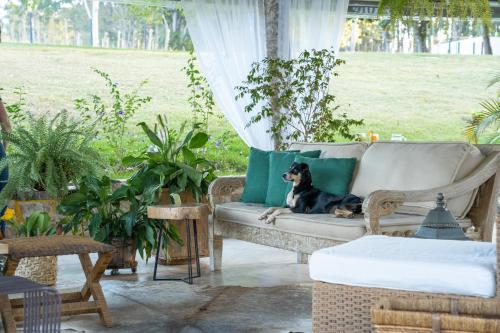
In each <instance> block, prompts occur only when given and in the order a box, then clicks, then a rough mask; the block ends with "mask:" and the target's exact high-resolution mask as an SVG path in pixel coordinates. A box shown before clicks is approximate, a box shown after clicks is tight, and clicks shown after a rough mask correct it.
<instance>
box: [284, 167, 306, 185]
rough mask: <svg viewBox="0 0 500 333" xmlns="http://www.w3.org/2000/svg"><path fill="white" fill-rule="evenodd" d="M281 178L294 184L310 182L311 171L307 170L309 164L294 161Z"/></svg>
mask: <svg viewBox="0 0 500 333" xmlns="http://www.w3.org/2000/svg"><path fill="white" fill-rule="evenodd" d="M282 177H283V180H285V181H288V182H293V183H294V184H297V185H298V184H311V182H312V181H311V172H310V171H309V165H307V164H306V163H297V162H294V163H292V165H291V166H290V169H289V170H288V171H287V172H285V173H284V174H283V175H282Z"/></svg>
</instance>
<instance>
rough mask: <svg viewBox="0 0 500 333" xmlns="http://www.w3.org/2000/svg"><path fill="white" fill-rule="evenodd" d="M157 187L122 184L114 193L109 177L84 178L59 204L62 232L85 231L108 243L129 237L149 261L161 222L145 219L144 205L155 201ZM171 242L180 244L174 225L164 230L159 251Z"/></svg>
mask: <svg viewBox="0 0 500 333" xmlns="http://www.w3.org/2000/svg"><path fill="white" fill-rule="evenodd" d="M157 193H158V188H157V187H149V188H147V189H146V190H139V189H137V188H136V187H134V186H131V185H129V184H123V185H121V186H119V187H118V188H116V189H114V190H113V182H112V181H111V179H110V178H108V177H106V176H104V177H102V178H100V179H99V178H96V177H91V176H89V177H84V178H83V179H82V181H81V182H80V183H79V184H78V190H77V191H76V192H75V193H72V194H70V195H68V196H67V197H66V198H64V199H63V200H62V201H61V204H60V205H59V207H58V212H59V213H61V214H63V215H66V216H69V217H70V221H69V222H68V223H67V224H65V226H64V231H65V232H69V231H73V232H74V233H77V232H85V231H88V232H89V234H90V236H91V237H92V238H94V239H95V240H97V241H100V242H106V243H110V242H111V238H113V237H118V238H122V239H128V238H132V239H133V240H134V243H135V246H136V248H137V250H138V251H139V254H140V255H141V257H142V258H144V257H146V258H149V257H150V256H151V253H152V250H153V249H154V248H155V247H156V246H157V238H158V233H159V232H160V226H161V224H160V223H162V222H161V221H158V220H152V219H149V218H148V217H147V206H149V205H154V204H156V203H157V202H158V196H157ZM170 240H175V241H177V242H180V240H179V235H178V232H177V229H176V228H175V226H174V225H169V226H168V227H166V228H163V244H162V248H163V249H166V248H167V245H168V243H169V241H170Z"/></svg>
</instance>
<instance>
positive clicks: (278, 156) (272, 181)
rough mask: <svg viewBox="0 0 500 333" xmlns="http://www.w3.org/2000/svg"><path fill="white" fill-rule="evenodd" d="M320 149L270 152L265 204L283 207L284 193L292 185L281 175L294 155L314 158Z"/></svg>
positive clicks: (291, 161) (284, 202)
mask: <svg viewBox="0 0 500 333" xmlns="http://www.w3.org/2000/svg"><path fill="white" fill-rule="evenodd" d="M320 154H321V150H313V151H305V152H301V153H291V152H272V153H271V155H270V156H269V181H268V187H267V194H266V205H267V206H272V207H284V206H285V205H286V195H287V193H288V192H290V190H291V188H292V185H291V183H289V182H285V181H284V180H283V178H282V177H281V175H283V173H285V172H287V171H288V169H289V168H290V166H291V165H292V163H293V161H294V160H295V157H296V156H305V157H311V158H316V157H319V155H320Z"/></svg>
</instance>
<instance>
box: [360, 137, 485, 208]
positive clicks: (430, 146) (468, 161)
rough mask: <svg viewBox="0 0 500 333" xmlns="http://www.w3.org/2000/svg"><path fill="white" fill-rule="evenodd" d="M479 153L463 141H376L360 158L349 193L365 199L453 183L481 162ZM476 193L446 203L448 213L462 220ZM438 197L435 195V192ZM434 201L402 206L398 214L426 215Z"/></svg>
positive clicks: (472, 191) (471, 192) (472, 192)
mask: <svg viewBox="0 0 500 333" xmlns="http://www.w3.org/2000/svg"><path fill="white" fill-rule="evenodd" d="M483 158H484V157H483V156H482V155H481V153H480V151H479V150H478V149H477V148H476V147H474V146H472V145H470V144H468V143H462V142H449V143H445V142H435V143H434V142H433V143H428V142H377V143H373V144H371V145H370V147H369V148H368V149H367V150H366V152H365V154H364V155H363V157H362V159H361V162H360V165H359V170H358V174H357V176H356V178H355V179H354V181H353V186H352V191H351V192H352V193H353V194H355V195H358V196H360V197H367V196H368V195H370V193H372V192H373V191H376V190H397V191H412V190H425V189H432V188H435V187H439V186H445V185H449V184H452V183H453V182H455V181H457V180H460V179H462V178H464V177H466V176H468V175H469V174H470V173H471V172H472V171H473V170H474V169H475V168H476V167H477V166H478V165H479V164H480V163H481V161H482V160H483ZM475 193H476V192H475V191H474V190H471V191H470V192H469V193H468V194H466V195H464V196H461V197H458V198H452V199H450V200H448V201H447V204H448V208H449V209H450V211H451V212H452V213H453V214H454V215H455V216H458V217H464V216H465V215H466V214H467V212H468V211H469V209H470V207H471V205H472V202H473V199H474V195H475ZM436 194H437V193H436ZM434 206H435V205H434V202H425V203H405V205H403V206H402V207H401V208H400V209H399V210H398V212H400V213H410V214H422V215H423V214H426V213H427V212H428V210H429V209H432V208H433V207H434Z"/></svg>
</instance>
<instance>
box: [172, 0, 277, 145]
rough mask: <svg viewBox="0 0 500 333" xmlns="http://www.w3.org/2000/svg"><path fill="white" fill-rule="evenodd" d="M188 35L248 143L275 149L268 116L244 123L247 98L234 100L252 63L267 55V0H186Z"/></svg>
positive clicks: (219, 97)
mask: <svg viewBox="0 0 500 333" xmlns="http://www.w3.org/2000/svg"><path fill="white" fill-rule="evenodd" d="M182 7H183V9H184V13H185V15H186V21H187V25H188V29H189V34H190V36H191V39H192V41H193V45H194V48H195V51H196V55H197V57H198V62H199V64H200V67H201V71H202V73H203V74H204V75H205V77H206V78H207V81H208V83H209V85H210V88H211V89H212V91H213V93H214V97H215V100H216V102H217V106H218V107H219V109H220V110H221V111H222V112H223V113H224V115H225V116H226V119H227V120H228V121H229V123H231V125H232V126H233V127H234V129H235V130H236V132H237V133H238V134H239V135H240V136H241V138H242V139H243V140H244V141H245V143H246V144H247V145H249V146H253V147H256V148H260V149H265V150H271V149H273V141H272V139H271V134H268V133H266V131H267V130H268V129H269V128H270V121H269V120H267V119H263V120H262V121H260V122H259V123H257V124H254V125H252V126H251V127H248V128H247V127H246V125H247V124H248V122H249V121H250V119H251V116H252V115H251V114H249V113H246V112H244V110H243V109H244V107H245V105H247V102H248V100H245V99H241V100H238V101H236V100H235V98H234V97H235V95H236V91H235V87H236V86H237V85H239V84H241V82H242V81H244V80H245V78H246V76H247V74H248V72H249V71H250V67H251V65H252V63H254V62H258V61H260V60H262V59H264V58H265V57H266V26H265V16H264V0H183V1H182Z"/></svg>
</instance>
